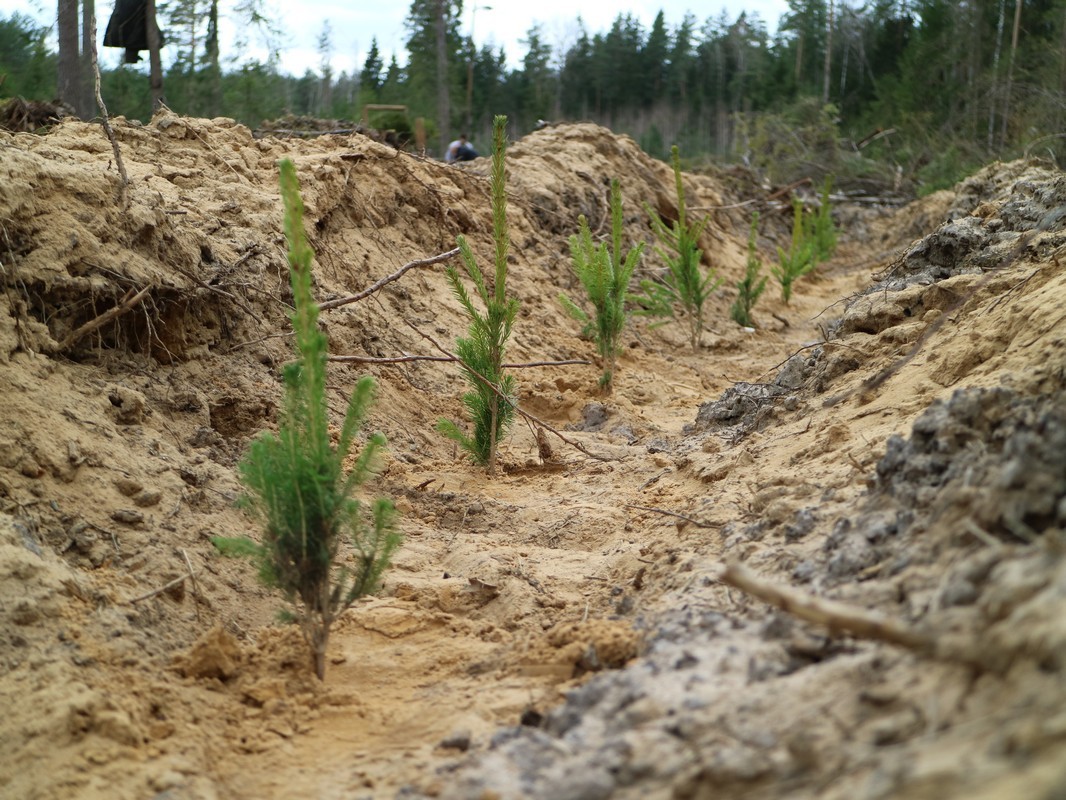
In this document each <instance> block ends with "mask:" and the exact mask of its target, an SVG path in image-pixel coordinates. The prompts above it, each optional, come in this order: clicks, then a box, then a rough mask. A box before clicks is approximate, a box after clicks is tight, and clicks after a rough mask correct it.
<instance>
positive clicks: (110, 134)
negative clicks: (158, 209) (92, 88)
mask: <svg viewBox="0 0 1066 800" xmlns="http://www.w3.org/2000/svg"><path fill="white" fill-rule="evenodd" d="M89 44H90V47H89V54H90V56H91V57H92V67H93V77H94V78H95V80H96V104H97V105H98V106H99V107H100V116H101V122H102V123H103V126H104V133H106V134H107V138H108V140H109V141H110V142H111V149H112V150H113V151H114V153H115V166H116V167H117V168H118V174H119V185H118V202H119V205H120V206H122V208H126V206H128V205H129V194H128V192H127V189H128V187H129V185H130V178H129V175H127V174H126V165H125V164H124V163H123V161H122V151H121V150H119V147H118V140H117V139H116V138H115V131H114V130H112V128H111V120H110V119H109V118H108V116H107V106H106V105H104V96H103V95H102V94H101V93H100V65H99V63H97V60H96V15H95V14H93V15H92V17H91V18H90V22H89Z"/></svg>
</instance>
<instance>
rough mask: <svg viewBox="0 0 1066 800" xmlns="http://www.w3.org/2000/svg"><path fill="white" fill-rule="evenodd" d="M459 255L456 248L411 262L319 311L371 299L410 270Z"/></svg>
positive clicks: (323, 306) (319, 306)
mask: <svg viewBox="0 0 1066 800" xmlns="http://www.w3.org/2000/svg"><path fill="white" fill-rule="evenodd" d="M457 255H459V248H458V247H454V248H452V249H451V250H449V251H448V252H446V253H440V254H439V255H435V256H430V257H429V258H422V259H419V260H418V261H409V262H408V263H406V264H404V265H403V266H402V267H400V268H399V269H398V270H396V271H395V272H394V273H392V274H391V275H386V276H385V277H384V278H382V279H381V280H379V281H377V282H376V283H374V284H372V285H371V286H368V287H367V288H366V289H363V291H361V292H358V293H356V294H352V295H348V296H347V297H338V298H337V299H336V300H327V301H326V302H325V303H319V305H318V310H319V311H326V310H327V309H330V308H337V307H339V306H345V305H348V304H349V303H356V302H358V301H360V300H363V299H364V298H367V297H370V295H372V294H373V293H374V292H376V291H377V290H378V289H380V288H381V287H382V286H385V285H386V284H389V283H392V282H393V281H395V280H398V279H399V278H401V277H402V276H403V274H404V273H405V272H408V271H409V270H412V269H417V268H418V267H429V266H432V265H433V264H439V263H441V262H442V261H447V260H448V259H451V258H455V257H456V256H457Z"/></svg>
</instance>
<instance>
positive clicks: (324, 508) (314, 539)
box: [212, 159, 399, 679]
mask: <svg viewBox="0 0 1066 800" xmlns="http://www.w3.org/2000/svg"><path fill="white" fill-rule="evenodd" d="M281 194H282V199H283V201H284V203H285V236H286V239H287V240H288V242H289V268H290V278H291V282H292V293H293V299H294V302H295V305H296V310H295V311H294V312H293V315H292V325H293V329H294V332H295V334H296V349H297V352H298V356H299V357H298V359H297V360H296V361H295V362H293V363H291V364H289V365H287V366H286V367H285V371H284V385H285V397H284V403H283V406H282V414H281V420H280V424H279V426H278V432H277V434H273V433H269V432H267V433H263V434H261V435H260V436H259V437H258V438H257V439H255V440H254V441H253V442H252V443H251V445H250V446H249V448H248V451H247V453H245V456H244V458H243V459H242V460H241V462H240V464H239V466H238V469H239V472H240V479H241V483H242V484H243V485H244V488H245V492H246V493H245V494H244V496H243V497H242V498H241V504H242V505H243V506H244V507H245V508H246V509H248V511H250V512H251V513H252V514H253V515H254V516H255V517H256V518H258V519H259V520H260V522H261V523H262V524H263V526H264V534H263V542H262V544H260V543H258V542H255V541H253V540H251V539H248V538H224V537H216V538H214V539H213V540H212V541H213V542H214V544H215V546H216V547H218V548H219V550H220V551H221V552H222V553H223V554H226V555H245V556H250V557H252V558H254V559H255V560H256V562H257V563H258V565H259V576H260V579H261V580H262V581H263V582H264V583H266V584H267V585H269V586H274V587H276V588H278V589H279V590H280V591H281V593H282V594H283V595H284V596H285V599H286V600H288V601H289V602H291V603H292V604H293V606H294V607H295V617H296V620H297V622H298V623H299V625H300V630H301V632H302V633H303V636H304V639H305V640H306V641H307V643H308V645H309V647H310V649H311V653H312V657H313V663H314V669H315V674H317V675H318V677H319V678H320V679H324V678H325V674H326V645H327V644H328V642H329V630H330V626H331V625H332V624H333V622H334V620H336V618H337V616H338V615H339V614H340V613H341V612H342V611H344V610H345V609H346V608H348V607H349V606H350V605H351V604H352V603H353V602H354V601H355V600H356V599H357V598H359V597H361V596H362V595H364V594H367V593H369V592H373V591H374V590H375V589H376V588H377V585H378V582H379V580H380V578H381V575H382V573H383V572H384V570H385V567H386V566H388V563H389V559H390V557H391V555H392V552H393V551H394V550H395V549H396V547H397V545H398V544H399V535H398V534H397V533H396V532H395V531H394V529H393V517H394V510H393V506H392V503H391V502H389V501H388V500H385V499H378V500H376V501H374V502H373V503H372V504H371V505H370V507H369V508H367V507H366V506H365V504H364V503H363V502H361V501H360V500H358V499H356V498H355V497H353V493H354V492H355V490H356V489H357V488H359V486H361V485H362V484H363V483H364V482H365V481H366V480H367V478H369V477H370V475H371V474H372V465H373V462H374V457H375V456H376V454H377V453H378V452H379V451H380V450H381V448H382V447H384V445H385V439H384V437H383V436H382V435H381V434H374V435H372V436H370V437H369V439H368V441H367V443H366V446H365V447H364V448H363V450H362V451H361V452H360V453H358V455H357V457H356V459H355V461H354V463H353V464H352V465H351V467H349V468H346V467H345V461H346V460H347V459H348V457H349V455H350V454H351V451H352V449H353V447H354V445H355V440H356V435H357V434H358V432H359V429H360V427H361V426H362V422H363V418H364V417H365V415H366V412H367V410H368V408H369V406H370V404H371V398H372V395H373V392H374V381H373V379H372V378H370V377H369V376H367V377H364V378H363V379H362V380H360V381H359V383H358V384H357V385H356V387H355V391H354V392H353V393H352V397H351V400H350V401H349V404H348V411H347V414H346V415H345V418H344V423H343V425H342V426H341V430H340V434H339V437H338V440H337V443H336V445H334V444H333V442H332V440H331V436H330V430H329V418H328V412H329V408H328V406H327V404H326V355H327V353H326V336H325V334H324V333H322V332H321V331H320V330H319V329H318V306H317V304H316V303H315V301H314V298H313V297H312V296H311V259H312V253H311V249H310V247H309V246H308V244H307V241H306V238H305V236H304V230H303V203H302V201H301V199H300V187H299V184H298V182H297V179H296V168H295V167H294V166H293V164H292V162H291V161H289V160H287V159H286V160H284V161H282V162H281ZM346 532H347V533H348V534H350V544H351V545H352V546H353V548H354V555H353V556H352V558H351V559H350V561H351V562H352V563H350V564H343V565H338V563H337V562H338V560H339V559H340V558H341V545H342V541H343V538H344V534H345V533H346Z"/></svg>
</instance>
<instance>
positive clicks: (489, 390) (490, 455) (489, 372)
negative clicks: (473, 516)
mask: <svg viewBox="0 0 1066 800" xmlns="http://www.w3.org/2000/svg"><path fill="white" fill-rule="evenodd" d="M492 138H493V153H492V225H493V239H494V241H495V245H496V276H495V281H494V284H493V286H492V289H491V291H490V288H489V285H488V283H487V282H486V280H485V276H484V274H483V273H482V272H481V268H480V267H478V265H477V261H476V259H475V258H474V254H473V251H471V249H470V245H469V244H468V243H467V241H466V239H465V238H464V237H463V236H459V237H458V238H457V241H458V244H459V249H460V253H461V255H462V258H463V266H464V267H465V269H466V274H467V276H468V277H469V278H470V280H471V282H472V283H473V284H474V288H475V289H477V293H478V297H480V298H481V302H482V304H483V305H484V307H485V311H484V313H482V312H480V311H478V309H477V308H476V307H475V306H474V301H473V299H472V298H471V296H470V293H469V292H468V291H467V289H466V286H465V285H464V284H463V281H462V278H461V277H460V275H459V270H457V269H456V268H455V267H450V268H449V269H448V273H447V274H448V282H449V283H450V284H451V287H452V292H453V293H454V294H455V296H456V297H457V298H458V299H459V303H460V304H461V305H462V307H463V309H464V310H465V311H466V313H467V316H469V317H470V328H469V335H468V336H467V337H466V338H463V337H459V338H458V339H457V340H456V346H455V349H456V354H457V355H458V356H459V360H460V361H461V362H462V367H463V369H464V370H465V372H466V377H467V380H468V382H469V384H470V387H471V388H470V391H469V392H467V393H466V394H465V395H463V403H464V405H466V408H467V411H468V412H469V413H470V419H471V421H472V423H473V425H474V434H473V436H467V435H466V434H465V433H463V432H462V431H461V430H460V429H459V427H458V426H457V425H456V424H455V423H454V422H452V421H451V420H447V419H442V420H440V421H439V422H438V423H437V430H438V431H440V432H441V433H443V434H444V435H445V436H447V437H448V438H449V439H452V440H453V441H455V442H456V443H457V444H458V445H459V446H460V447H461V448H462V449H463V450H465V451H466V452H467V453H469V454H470V456H471V457H472V458H473V459H474V461H475V462H476V463H478V464H481V465H483V466H484V467H486V469H487V470H488V473H489V474H490V475H493V474H495V472H496V449H497V446H498V444H499V441H500V439H502V438H503V437H504V435H505V434H506V433H507V431H508V430H509V429H510V427H511V423H512V422H513V421H514V416H515V402H516V401H515V392H516V388H515V381H514V376H513V375H509V374H505V373H504V371H503V356H504V351H505V349H506V347H507V340H508V339H509V338H510V336H511V328H512V327H513V326H514V321H515V317H516V316H517V315H518V300H517V299H516V298H513V297H508V296H507V251H508V249H509V248H510V237H509V235H508V232H507V194H506V186H507V172H506V169H505V167H504V152H505V150H506V148H507V117H505V116H497V117H496V118H495V119H494V120H493V125H492Z"/></svg>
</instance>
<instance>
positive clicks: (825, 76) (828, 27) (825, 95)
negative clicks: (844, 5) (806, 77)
mask: <svg viewBox="0 0 1066 800" xmlns="http://www.w3.org/2000/svg"><path fill="white" fill-rule="evenodd" d="M832 61H833V0H829V17H828V19H827V20H826V24H825V61H824V62H823V64H822V105H825V104H826V103H828V102H829V71H830V67H831V66H832Z"/></svg>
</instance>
